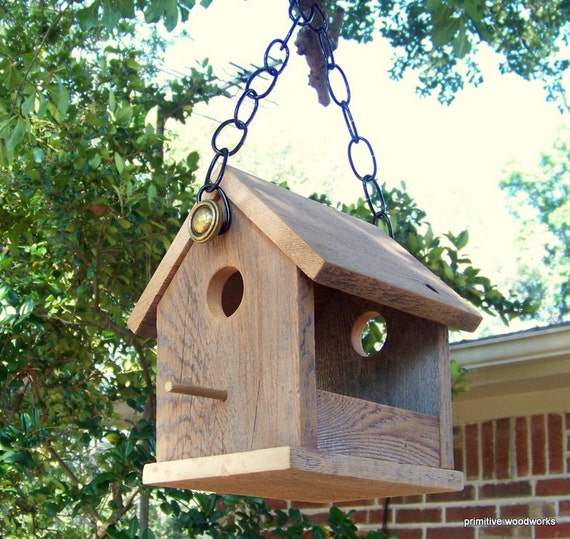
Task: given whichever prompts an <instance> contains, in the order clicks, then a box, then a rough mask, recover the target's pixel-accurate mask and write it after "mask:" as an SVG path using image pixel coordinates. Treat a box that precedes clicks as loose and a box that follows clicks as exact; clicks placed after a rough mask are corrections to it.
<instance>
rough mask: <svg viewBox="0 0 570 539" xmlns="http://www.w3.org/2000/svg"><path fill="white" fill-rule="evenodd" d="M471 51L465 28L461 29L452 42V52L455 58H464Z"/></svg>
mask: <svg viewBox="0 0 570 539" xmlns="http://www.w3.org/2000/svg"><path fill="white" fill-rule="evenodd" d="M470 51H471V41H470V40H469V36H468V34H467V29H466V28H465V26H463V27H462V28H461V30H460V31H459V34H458V35H457V36H456V37H455V38H454V40H453V52H454V53H455V56H457V58H464V57H465V56H466V55H467V54H468V53H469V52H470Z"/></svg>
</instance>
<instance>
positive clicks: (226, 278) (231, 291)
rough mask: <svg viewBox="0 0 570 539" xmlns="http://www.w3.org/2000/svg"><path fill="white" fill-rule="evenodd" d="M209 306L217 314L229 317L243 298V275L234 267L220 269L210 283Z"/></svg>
mask: <svg viewBox="0 0 570 539" xmlns="http://www.w3.org/2000/svg"><path fill="white" fill-rule="evenodd" d="M207 295H208V297H207V301H208V307H209V308H210V310H211V311H212V312H213V313H214V314H215V315H217V316H224V317H226V318H229V317H230V316H231V315H232V314H234V313H235V312H236V311H237V310H238V307H239V306H240V304H241V300H242V299H243V277H242V275H241V273H240V272H239V270H237V269H236V268H232V267H226V268H222V269H221V270H220V271H218V272H217V273H216V274H215V275H214V276H213V277H212V280H211V281H210V284H209V285H208V293H207Z"/></svg>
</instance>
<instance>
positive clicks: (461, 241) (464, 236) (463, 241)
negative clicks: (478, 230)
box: [455, 230, 469, 251]
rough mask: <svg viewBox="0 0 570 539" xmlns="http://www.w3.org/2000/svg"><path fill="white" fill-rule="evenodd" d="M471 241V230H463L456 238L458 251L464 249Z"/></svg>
mask: <svg viewBox="0 0 570 539" xmlns="http://www.w3.org/2000/svg"><path fill="white" fill-rule="evenodd" d="M467 243H469V231H467V230H463V231H462V232H460V233H459V235H458V236H457V238H456V239H455V247H456V248H457V250H458V251H460V250H461V249H463V248H464V247H465V246H466V245H467Z"/></svg>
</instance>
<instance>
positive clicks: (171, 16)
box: [163, 0, 178, 32]
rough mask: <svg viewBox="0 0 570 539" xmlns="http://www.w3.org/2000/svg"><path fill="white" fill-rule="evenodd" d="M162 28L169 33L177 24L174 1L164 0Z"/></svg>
mask: <svg viewBox="0 0 570 539" xmlns="http://www.w3.org/2000/svg"><path fill="white" fill-rule="evenodd" d="M163 5H164V26H165V27H166V29H167V30H168V31H169V32H171V31H172V30H174V28H175V27H176V24H177V23H178V3H177V1H176V0H164V3H163Z"/></svg>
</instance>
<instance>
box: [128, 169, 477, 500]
mask: <svg viewBox="0 0 570 539" xmlns="http://www.w3.org/2000/svg"><path fill="white" fill-rule="evenodd" d="M223 187H224V191H225V193H226V195H227V198H228V199H229V201H230V205H231V209H232V215H233V220H232V225H231V228H230V229H229V231H228V232H226V233H225V234H223V235H220V236H217V237H215V238H214V239H213V240H212V241H210V242H209V243H204V244H202V243H200V244H199V243H195V242H193V241H192V240H191V239H190V236H189V232H188V223H185V225H184V226H183V227H182V229H181V230H180V232H179V233H178V235H177V236H176V238H175V240H174V242H173V243H172V246H171V247H170V249H169V251H168V252H167V253H166V255H165V257H164V259H163V261H162V262H161V264H160V266H159V268H158V269H157V271H156V273H155V274H154V276H153V277H152V279H151V281H150V283H149V284H148V286H147V288H146V290H145V291H144V293H143V295H142V296H141V298H140V300H139V302H138V303H137V305H136V307H135V309H134V311H133V313H132V315H131V317H130V319H129V326H130V328H131V329H132V330H133V331H134V332H135V333H137V334H139V335H143V336H148V337H157V338H158V347H157V353H158V358H157V362H158V365H157V418H156V424H157V463H155V464H149V465H147V466H146V467H145V469H144V482H145V483H146V484H152V485H162V486H168V487H182V488H191V489H196V490H207V491H214V492H218V493H233V494H244V495H254V496H262V497H270V498H280V499H293V500H302V501H327V502H331V501H340V500H352V499H362V498H367V497H384V496H399V495H409V494H417V493H424V492H438V491H452V490H459V489H461V488H462V483H463V475H462V474H461V473H460V472H458V471H455V470H453V444H452V425H451V391H450V373H449V357H448V327H449V326H451V327H455V328H460V329H464V330H470V331H471V330H474V329H475V328H476V327H477V325H478V324H479V322H480V316H479V314H478V313H477V312H476V311H475V310H474V309H473V308H472V307H471V306H469V305H468V304H467V303H466V302H465V301H464V300H462V299H461V298H460V297H459V296H458V295H457V294H455V292H453V291H452V290H451V289H450V288H449V287H447V286H446V285H445V284H444V283H443V282H442V281H441V280H439V279H438V278H437V277H435V276H434V275H433V274H432V273H430V272H429V271H428V270H427V269H425V267H424V266H423V265H421V264H420V263H419V262H418V261H417V260H416V259H415V258H413V257H412V256H411V255H410V254H409V253H408V252H406V251H405V250H404V249H403V248H401V247H400V246H399V245H398V244H397V243H396V242H395V241H393V240H392V239H390V238H389V237H388V236H387V235H386V234H384V233H383V232H381V231H380V230H379V229H378V228H376V227H375V226H373V225H371V224H368V223H365V222H362V221H360V220H357V219H354V218H352V217H350V216H347V215H344V214H342V213H340V212H338V211H336V210H334V209H331V208H329V207H326V206H324V205H322V204H319V203H317V202H314V201H312V200H308V199H305V198H303V197H301V196H299V195H296V194H294V193H292V192H290V191H287V190H285V189H282V188H280V187H277V186H275V185H272V184H270V183H267V182H265V181H262V180H259V179H257V178H254V177H252V176H250V175H248V174H246V173H244V172H241V171H238V170H236V169H233V168H230V167H227V169H226V172H225V174H224V178H223ZM379 315H380V316H381V317H382V319H383V320H384V321H385V325H386V331H387V337H386V340H385V342H384V344H383V346H382V347H381V349H380V350H379V351H373V352H372V353H369V354H367V353H366V352H365V350H364V346H363V344H362V338H363V337H362V336H363V334H365V333H366V329H365V328H366V324H367V322H368V321H369V320H370V319H375V318H377V317H378V316H379Z"/></svg>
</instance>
